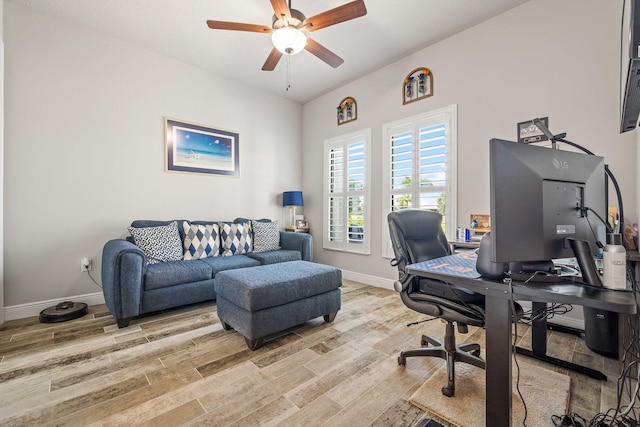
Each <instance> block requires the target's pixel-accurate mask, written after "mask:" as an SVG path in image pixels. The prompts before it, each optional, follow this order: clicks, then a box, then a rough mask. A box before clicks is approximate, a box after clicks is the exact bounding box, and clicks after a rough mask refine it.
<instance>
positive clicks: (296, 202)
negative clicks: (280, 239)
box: [282, 191, 304, 230]
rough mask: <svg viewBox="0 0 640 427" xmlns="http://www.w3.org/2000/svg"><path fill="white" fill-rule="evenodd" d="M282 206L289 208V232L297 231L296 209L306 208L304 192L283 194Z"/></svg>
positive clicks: (286, 192)
mask: <svg viewBox="0 0 640 427" xmlns="http://www.w3.org/2000/svg"><path fill="white" fill-rule="evenodd" d="M282 206H284V207H287V208H289V216H288V221H287V227H286V228H287V230H295V229H296V207H298V206H304V203H303V202H302V191H285V192H284V193H282Z"/></svg>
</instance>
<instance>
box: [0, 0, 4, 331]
mask: <svg viewBox="0 0 640 427" xmlns="http://www.w3.org/2000/svg"><path fill="white" fill-rule="evenodd" d="M3 21H4V4H3V3H0V325H2V324H3V323H4V227H2V224H3V223H4V221H3V217H4V206H3V200H4V197H3V195H4V184H3V182H4V26H3Z"/></svg>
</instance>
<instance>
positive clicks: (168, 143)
mask: <svg viewBox="0 0 640 427" xmlns="http://www.w3.org/2000/svg"><path fill="white" fill-rule="evenodd" d="M164 123H165V130H164V132H165V149H166V170H167V171H174V172H190V173H206V174H214V175H226V176H239V172H240V171H239V164H240V162H239V140H238V134H237V133H234V132H230V131H226V130H219V129H214V128H211V127H208V126H204V125H199V124H195V123H188V122H183V121H178V120H174V119H170V118H166V117H165V119H164Z"/></svg>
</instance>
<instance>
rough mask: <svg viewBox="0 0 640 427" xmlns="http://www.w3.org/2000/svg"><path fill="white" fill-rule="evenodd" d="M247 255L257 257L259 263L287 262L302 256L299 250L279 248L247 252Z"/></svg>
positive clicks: (298, 259) (297, 259)
mask: <svg viewBox="0 0 640 427" xmlns="http://www.w3.org/2000/svg"><path fill="white" fill-rule="evenodd" d="M247 256H248V257H251V258H253V259H257V260H258V261H260V264H262V265H267V264H277V263H279V262H288V261H300V260H301V259H302V257H301V256H300V251H293V250H285V249H280V250H278V251H269V252H255V251H254V252H251V253H248V254H247Z"/></svg>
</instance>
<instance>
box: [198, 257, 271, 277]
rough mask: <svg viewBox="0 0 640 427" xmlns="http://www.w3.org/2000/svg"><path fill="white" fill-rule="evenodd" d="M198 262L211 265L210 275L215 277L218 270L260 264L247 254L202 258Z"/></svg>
mask: <svg viewBox="0 0 640 427" xmlns="http://www.w3.org/2000/svg"><path fill="white" fill-rule="evenodd" d="M198 262H204V263H206V264H207V265H208V266H209V267H211V276H212V277H215V275H216V274H218V273H219V272H220V271H224V270H233V269H236V268H244V267H255V266H256V265H260V261H258V260H256V259H252V258H249V257H248V256H247V255H236V256H225V257H222V256H219V257H209V258H205V259H202V260H200V261H198Z"/></svg>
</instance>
